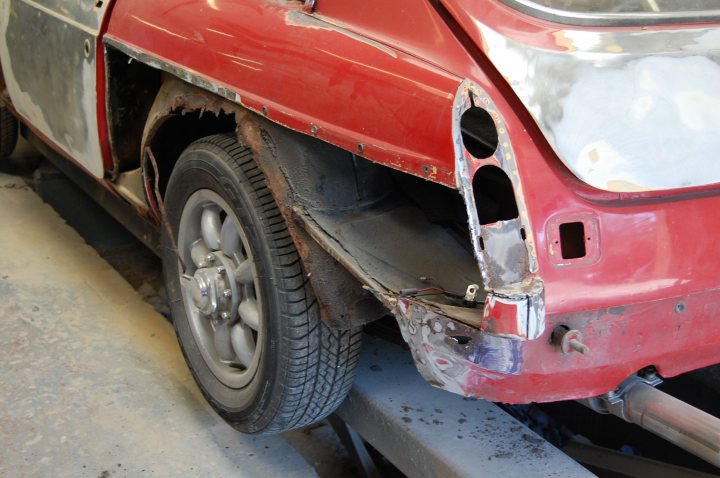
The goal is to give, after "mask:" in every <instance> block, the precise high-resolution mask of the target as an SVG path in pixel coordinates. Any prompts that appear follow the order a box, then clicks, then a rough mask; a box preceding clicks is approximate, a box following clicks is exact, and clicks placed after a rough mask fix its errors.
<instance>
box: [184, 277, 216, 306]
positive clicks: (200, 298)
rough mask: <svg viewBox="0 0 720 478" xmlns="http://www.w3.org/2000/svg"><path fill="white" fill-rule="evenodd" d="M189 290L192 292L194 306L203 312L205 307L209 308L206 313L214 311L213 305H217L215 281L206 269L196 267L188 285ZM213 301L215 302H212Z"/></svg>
mask: <svg viewBox="0 0 720 478" xmlns="http://www.w3.org/2000/svg"><path fill="white" fill-rule="evenodd" d="M190 290H191V293H192V300H193V303H194V304H195V307H197V308H198V309H200V310H202V311H203V312H205V311H206V309H208V308H210V309H211V310H209V311H208V312H206V313H209V312H214V309H215V306H216V305H217V300H213V299H216V297H212V296H216V295H217V293H216V292H215V291H216V290H217V287H216V285H215V281H214V280H213V278H212V277H211V276H210V274H208V270H207V269H198V270H197V271H196V272H195V275H194V276H193V280H192V283H191V286H190ZM213 302H215V304H213Z"/></svg>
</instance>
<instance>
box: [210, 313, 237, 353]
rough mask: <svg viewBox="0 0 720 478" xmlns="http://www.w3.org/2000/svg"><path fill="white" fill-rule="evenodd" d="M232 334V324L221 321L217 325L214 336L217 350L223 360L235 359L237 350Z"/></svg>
mask: <svg viewBox="0 0 720 478" xmlns="http://www.w3.org/2000/svg"><path fill="white" fill-rule="evenodd" d="M230 334H231V332H230V326H229V324H228V323H227V322H221V323H218V324H216V325H215V336H214V337H213V339H214V342H215V351H216V352H217V354H218V356H219V357H220V359H221V360H225V361H231V360H235V350H234V348H233V344H232V339H231V338H230Z"/></svg>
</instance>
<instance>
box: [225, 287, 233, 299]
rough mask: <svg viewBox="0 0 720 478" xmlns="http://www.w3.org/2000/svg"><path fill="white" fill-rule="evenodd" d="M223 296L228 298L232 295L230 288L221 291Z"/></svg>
mask: <svg viewBox="0 0 720 478" xmlns="http://www.w3.org/2000/svg"><path fill="white" fill-rule="evenodd" d="M223 297H225V298H226V299H229V298H230V297H232V291H231V290H230V289H225V290H224V291H223Z"/></svg>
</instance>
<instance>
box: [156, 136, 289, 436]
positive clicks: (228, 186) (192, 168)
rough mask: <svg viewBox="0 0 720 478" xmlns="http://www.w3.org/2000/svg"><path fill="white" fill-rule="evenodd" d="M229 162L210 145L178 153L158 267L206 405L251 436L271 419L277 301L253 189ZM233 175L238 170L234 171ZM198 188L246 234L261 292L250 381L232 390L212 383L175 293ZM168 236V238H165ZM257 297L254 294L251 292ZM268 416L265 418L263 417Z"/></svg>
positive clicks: (178, 294)
mask: <svg viewBox="0 0 720 478" xmlns="http://www.w3.org/2000/svg"><path fill="white" fill-rule="evenodd" d="M231 161H232V158H231V157H230V155H229V154H228V153H227V152H225V151H224V150H223V149H222V148H220V147H219V146H217V145H213V144H210V143H202V142H199V143H194V144H193V145H191V146H190V147H188V149H186V150H185V152H184V153H183V154H182V155H181V157H180V159H179V160H178V162H177V164H176V166H175V168H174V170H173V172H172V174H171V177H170V181H169V183H168V187H167V193H166V197H165V215H166V226H169V227H164V228H163V250H162V259H163V269H164V275H165V284H166V287H167V291H168V299H169V301H170V307H171V310H172V315H173V324H174V326H175V331H176V333H177V336H178V340H179V342H180V346H181V348H182V351H183V354H184V356H185V359H186V361H187V362H188V364H189V366H190V369H191V370H192V373H193V375H194V377H195V380H196V381H197V382H198V384H199V386H200V388H201V390H202V392H203V394H204V395H205V397H206V399H207V400H208V402H209V403H210V404H211V405H212V406H213V407H214V408H215V409H216V410H217V411H218V413H220V415H221V416H223V417H224V418H225V419H226V420H228V421H229V422H230V423H231V424H232V425H234V426H236V428H241V429H242V431H246V432H254V431H258V430H262V429H263V428H264V425H265V424H266V423H269V422H270V421H272V418H273V417H272V412H273V410H274V409H275V407H273V406H272V403H271V402H272V401H273V398H274V397H276V398H275V400H276V401H277V397H278V396H279V395H282V393H281V390H278V391H274V390H271V388H272V387H273V386H274V387H278V385H279V384H281V383H282V382H283V377H282V376H278V375H282V374H281V373H279V372H280V371H281V369H282V368H283V367H281V366H279V365H280V364H278V363H277V359H278V357H279V356H280V354H278V353H276V352H277V349H278V347H279V345H280V344H279V343H278V338H279V337H281V336H282V335H283V334H281V333H280V330H279V329H280V328H281V324H279V323H278V322H279V317H280V316H281V314H280V312H281V311H280V297H279V296H278V294H277V292H276V288H275V287H274V286H273V285H274V284H276V283H277V277H275V273H274V261H273V258H272V254H271V251H270V248H269V245H268V241H267V239H266V238H267V236H268V234H267V233H266V231H264V225H263V218H262V217H261V215H260V212H259V211H260V206H259V204H258V201H257V198H256V194H255V191H254V189H253V187H252V185H251V183H250V180H249V179H248V178H247V177H246V176H245V175H244V174H243V173H242V169H241V168H240V169H234V168H232V167H231ZM238 171H239V172H238ZM200 189H210V190H212V191H214V192H216V193H217V194H219V195H220V196H221V197H222V198H223V199H224V200H225V201H226V202H227V204H229V205H230V207H232V209H233V210H234V212H235V214H236V215H237V217H238V219H239V221H240V223H241V225H242V227H243V229H244V232H245V234H246V236H247V240H248V245H249V247H250V249H251V253H252V256H253V259H254V262H255V267H256V271H257V275H258V280H259V284H260V288H261V290H260V291H259V296H260V298H261V303H262V304H261V305H262V316H263V320H264V327H265V330H264V334H263V344H262V349H261V356H260V360H259V364H258V369H257V371H256V374H255V376H254V377H253V378H252V379H251V381H250V382H249V383H248V384H247V385H246V386H245V387H244V388H240V389H233V388H230V387H228V386H226V385H225V384H223V383H222V382H221V381H220V380H218V379H217V378H216V377H215V375H214V374H213V372H212V371H211V370H210V368H209V367H208V366H207V364H206V363H205V360H204V358H203V357H202V355H201V353H200V350H199V348H198V346H197V344H196V342H195V338H194V336H193V333H192V330H191V328H190V323H189V320H188V317H187V314H186V312H185V306H184V304H183V299H182V291H181V289H180V282H179V278H180V273H179V267H180V265H179V261H178V259H177V254H176V251H175V245H176V244H177V239H178V228H179V225H180V217H181V216H182V211H183V207H184V205H185V203H186V202H187V200H188V198H189V197H190V196H191V195H192V194H193V193H194V192H196V191H198V190H200ZM170 234H172V238H171V237H170ZM256 293H258V291H256ZM266 415H271V416H266Z"/></svg>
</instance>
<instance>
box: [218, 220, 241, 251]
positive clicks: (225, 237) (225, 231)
mask: <svg viewBox="0 0 720 478" xmlns="http://www.w3.org/2000/svg"><path fill="white" fill-rule="evenodd" d="M220 250H221V251H223V252H224V253H225V254H226V255H227V256H228V257H230V258H232V257H235V253H237V252H239V251H240V236H239V235H238V231H237V228H236V227H235V221H233V220H232V218H231V217H230V216H228V217H226V218H225V221H224V222H223V224H222V229H220Z"/></svg>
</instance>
